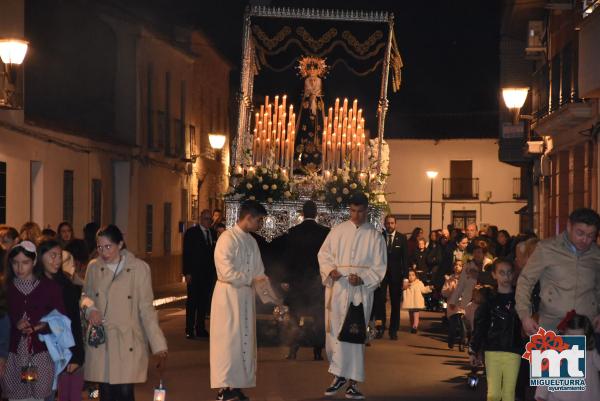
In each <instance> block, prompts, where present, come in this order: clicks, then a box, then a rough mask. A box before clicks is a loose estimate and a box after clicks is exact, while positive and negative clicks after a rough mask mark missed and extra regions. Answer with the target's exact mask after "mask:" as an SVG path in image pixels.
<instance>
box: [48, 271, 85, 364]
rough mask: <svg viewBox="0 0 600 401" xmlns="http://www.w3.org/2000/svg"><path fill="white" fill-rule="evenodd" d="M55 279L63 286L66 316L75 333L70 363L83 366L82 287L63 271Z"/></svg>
mask: <svg viewBox="0 0 600 401" xmlns="http://www.w3.org/2000/svg"><path fill="white" fill-rule="evenodd" d="M54 281H56V282H57V283H58V284H59V285H60V286H61V287H62V294H63V302H64V304H65V311H66V316H67V317H68V318H69V319H71V332H72V333H73V339H74V340H75V346H73V347H71V348H70V350H71V353H72V354H73V355H72V356H71V361H70V363H76V364H78V365H79V366H83V362H84V361H85V357H84V356H85V350H84V346H83V330H82V328H81V313H80V311H79V300H80V298H81V291H82V288H81V286H80V285H77V284H74V283H73V282H72V281H71V280H70V279H69V278H68V277H67V276H65V274H64V273H63V272H59V273H58V274H57V275H56V276H55V277H54Z"/></svg>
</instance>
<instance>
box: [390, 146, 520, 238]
mask: <svg viewBox="0 0 600 401" xmlns="http://www.w3.org/2000/svg"><path fill="white" fill-rule="evenodd" d="M387 142H388V144H389V147H390V169H389V172H390V177H388V181H387V187H386V192H388V195H387V196H386V198H387V201H388V203H389V206H390V210H391V213H392V214H394V215H396V217H397V218H398V222H397V227H398V231H401V232H404V233H409V232H411V231H412V230H413V229H414V228H415V227H421V228H422V229H423V230H425V231H426V232H427V231H428V230H429V216H430V214H429V210H430V205H431V206H432V213H431V216H432V228H433V229H434V230H435V229H438V228H445V227H447V226H448V225H449V224H453V225H454V226H455V227H459V228H464V227H465V225H466V224H469V223H472V222H474V223H477V225H478V227H479V228H480V229H481V228H484V227H485V226H487V225H496V226H498V227H499V228H500V229H506V230H507V231H508V232H509V233H510V234H511V235H514V234H517V233H519V231H520V227H519V225H520V219H519V215H518V214H517V213H516V212H518V211H519V210H520V209H522V208H523V207H524V206H525V205H526V201H525V200H524V199H522V196H521V190H520V189H521V188H520V183H521V180H520V172H521V171H520V169H519V168H517V167H513V166H510V165H507V164H504V163H501V162H500V161H499V160H498V144H497V140H495V139H447V140H431V139H428V140H419V139H390V140H387ZM427 171H436V172H438V175H437V177H436V178H434V179H433V197H432V199H433V202H431V204H430V195H431V180H430V179H429V178H428V177H427V175H426V172H427Z"/></svg>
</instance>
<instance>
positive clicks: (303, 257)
mask: <svg viewBox="0 0 600 401" xmlns="http://www.w3.org/2000/svg"><path fill="white" fill-rule="evenodd" d="M327 234H329V228H328V227H325V226H322V225H320V224H319V223H317V222H316V221H314V220H305V221H303V222H302V223H300V224H298V225H297V226H295V227H292V228H290V230H289V232H288V235H287V241H286V247H285V249H286V255H285V259H286V274H285V282H287V283H289V285H290V289H293V288H294V287H297V286H302V285H303V284H306V283H309V282H311V281H315V280H317V281H319V282H320V280H321V273H320V269H319V261H318V259H317V254H318V253H319V250H320V249H321V246H322V245H323V242H324V241H325V238H327Z"/></svg>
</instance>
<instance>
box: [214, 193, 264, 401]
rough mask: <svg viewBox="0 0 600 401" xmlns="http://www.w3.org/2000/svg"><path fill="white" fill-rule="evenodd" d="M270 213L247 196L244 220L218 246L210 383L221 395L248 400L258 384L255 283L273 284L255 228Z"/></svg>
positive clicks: (242, 211) (242, 209) (227, 400)
mask: <svg viewBox="0 0 600 401" xmlns="http://www.w3.org/2000/svg"><path fill="white" fill-rule="evenodd" d="M266 214H267V212H266V210H265V208H264V207H263V206H262V205H261V204H260V203H259V202H257V201H251V200H249V201H245V202H243V203H242V205H241V207H240V212H239V220H238V222H237V223H236V225H234V226H233V228H231V229H230V230H227V231H225V232H224V233H223V234H221V236H220V237H219V240H218V241H217V245H216V248H215V266H216V268H217V283H216V286H215V289H214V293H213V297H212V305H211V313H210V333H211V336H210V385H211V388H215V389H219V392H218V395H217V400H224V401H233V400H235V401H241V400H248V397H246V396H245V395H244V393H243V392H242V390H241V389H242V388H250V387H256V310H255V298H254V296H255V295H254V294H255V289H254V288H253V286H254V287H256V286H261V287H263V288H265V287H268V288H269V289H270V285H269V283H268V279H267V277H266V276H265V274H264V270H265V268H264V266H263V263H262V260H261V257H260V251H259V249H258V244H257V243H256V240H255V239H254V238H253V237H252V235H250V233H251V232H255V231H257V230H258V229H259V228H260V226H261V223H262V219H263V217H264V216H266ZM265 284H266V285H265ZM261 296H262V295H261Z"/></svg>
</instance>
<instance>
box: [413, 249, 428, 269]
mask: <svg viewBox="0 0 600 401" xmlns="http://www.w3.org/2000/svg"><path fill="white" fill-rule="evenodd" d="M411 267H414V268H415V269H417V270H420V271H422V272H424V273H427V272H429V269H428V268H427V248H425V249H423V250H422V251H421V250H419V249H417V250H416V251H415V253H414V254H413V256H412V259H411Z"/></svg>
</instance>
